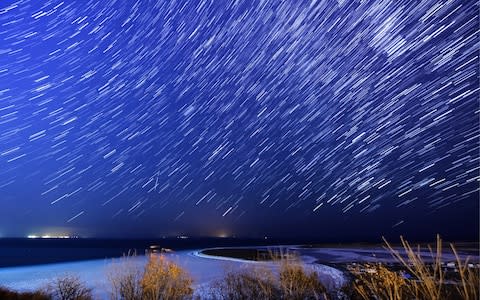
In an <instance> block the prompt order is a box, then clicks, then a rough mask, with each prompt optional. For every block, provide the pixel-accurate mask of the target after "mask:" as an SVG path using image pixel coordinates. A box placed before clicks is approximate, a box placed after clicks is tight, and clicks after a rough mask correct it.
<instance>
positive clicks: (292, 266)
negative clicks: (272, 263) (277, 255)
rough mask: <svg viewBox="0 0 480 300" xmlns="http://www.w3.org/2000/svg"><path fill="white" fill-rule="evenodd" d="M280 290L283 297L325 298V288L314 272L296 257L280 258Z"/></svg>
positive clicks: (298, 299) (300, 299)
mask: <svg viewBox="0 0 480 300" xmlns="http://www.w3.org/2000/svg"><path fill="white" fill-rule="evenodd" d="M280 290H281V293H282V295H283V297H284V299H292V300H303V299H325V298H327V295H326V292H327V290H326V288H325V287H324V286H323V284H322V283H321V282H320V280H319V278H318V274H317V273H316V272H309V271H307V270H306V269H305V265H304V264H303V263H302V262H301V261H300V260H299V259H298V258H297V259H294V260H291V259H282V260H281V266H280Z"/></svg>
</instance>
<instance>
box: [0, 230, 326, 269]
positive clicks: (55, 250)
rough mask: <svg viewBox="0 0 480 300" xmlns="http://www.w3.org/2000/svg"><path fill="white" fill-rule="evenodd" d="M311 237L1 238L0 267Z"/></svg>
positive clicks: (280, 242) (288, 241)
mask: <svg viewBox="0 0 480 300" xmlns="http://www.w3.org/2000/svg"><path fill="white" fill-rule="evenodd" d="M316 242H318V241H315V240H312V239H308V240H305V239H303V240H302V239H270V238H268V239H265V238H263V239H245V238H184V237H182V238H177V237H174V238H159V239H91V238H71V239H50V238H35V239H31V238H1V239H0V268H2V267H14V266H27V265H37V264H50V263H58V262H69V261H81V260H92V259H104V258H115V257H121V256H123V255H129V254H130V255H131V254H133V253H135V254H136V255H143V254H145V252H146V251H147V249H149V248H150V246H156V247H158V248H168V249H172V250H174V251H180V250H188V249H203V248H212V247H239V246H266V245H270V246H274V245H295V244H296V245H298V244H307V243H316Z"/></svg>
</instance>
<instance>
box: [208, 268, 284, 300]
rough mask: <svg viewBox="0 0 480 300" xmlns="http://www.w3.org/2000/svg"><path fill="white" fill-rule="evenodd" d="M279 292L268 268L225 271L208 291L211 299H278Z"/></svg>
mask: <svg viewBox="0 0 480 300" xmlns="http://www.w3.org/2000/svg"><path fill="white" fill-rule="evenodd" d="M279 296H280V290H279V287H278V284H277V280H276V278H275V276H274V274H273V272H272V271H271V270H270V269H268V268H260V267H249V268H243V269H242V270H237V271H234V270H230V271H227V272H226V274H225V276H224V278H222V279H220V280H218V281H216V282H215V283H214V284H213V286H212V289H211V291H210V296H209V298H211V299H225V300H226V299H228V300H242V299H279Z"/></svg>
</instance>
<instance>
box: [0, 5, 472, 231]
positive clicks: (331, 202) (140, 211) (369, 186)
mask: <svg viewBox="0 0 480 300" xmlns="http://www.w3.org/2000/svg"><path fill="white" fill-rule="evenodd" d="M478 9H479V8H478V6H477V3H475V1H457V0H450V1H431V0H424V1H405V0H399V1H343V0H342V1H340V0H338V1H320V0H318V1H315V0H313V1H270V0H262V1H203V0H202V1H200V0H199V1H161V0H159V1H148V0H138V1H126V0H115V1H114V0H112V1H55V0H52V1H9V0H7V1H2V2H1V3H0V236H1V235H9V234H10V235H12V234H17V235H18V234H22V235H26V234H41V233H42V232H44V231H45V230H57V231H58V230H60V231H62V230H63V231H65V230H66V231H68V232H70V233H72V232H73V233H77V232H80V233H82V232H83V233H85V234H93V233H92V232H101V234H112V233H114V232H115V231H116V230H123V231H125V232H126V234H130V233H128V232H127V231H128V230H127V228H132V229H131V230H132V231H134V232H137V233H138V232H139V231H143V232H148V234H159V235H162V234H178V233H189V232H192V233H197V234H205V235H214V234H217V233H218V230H226V231H228V232H229V234H242V233H243V234H246V233H248V232H252V231H251V230H252V229H251V228H253V227H254V228H256V229H255V230H257V231H255V232H258V233H259V234H275V233H278V232H279V230H280V229H272V228H274V227H275V226H277V227H278V228H282V224H290V225H289V226H295V225H294V224H295V223H298V228H297V230H305V228H308V227H310V228H317V227H318V226H320V225H322V226H323V225H325V224H337V225H338V224H340V223H341V224H350V225H342V226H343V227H342V226H340V227H339V228H343V229H342V230H348V231H355V230H356V229H355V228H356V226H360V227H361V224H362V223H368V224H371V225H369V226H376V225H374V224H376V223H377V222H379V223H378V224H381V226H383V227H384V228H385V230H387V231H388V230H400V229H402V227H403V228H407V227H405V226H415V224H416V223H418V222H420V220H421V218H423V216H428V218H430V220H436V221H432V222H433V223H435V224H443V223H444V222H443V221H442V220H443V218H444V217H445V216H451V217H452V218H453V219H454V220H457V221H458V220H462V218H465V219H470V220H472V222H473V219H474V218H476V216H477V215H476V212H477V211H478V198H479V197H478V195H479V194H478V193H479V179H480V175H479V137H480V128H479V122H478V121H479V115H478V113H479V103H478V98H479V68H478V66H479V65H478V54H479V52H478V50H479V47H478V46H479V38H478V30H479V18H478V14H477V12H478ZM457 221H456V222H457ZM302 222H303V223H302ZM470 223H471V222H470ZM470 223H468V222H466V223H465V225H464V227H465V231H468V232H472V231H474V230H475V229H474V228H470V227H468V226H469V225H468V226H467V224H470ZM247 224H249V225H248V226H250V227H248V226H247ZM291 224H293V225H291ZM302 224H303V225H302ZM378 226H380V225H378ZM445 226H446V225H445ZM461 226H462V224H458V225H457V227H456V228H457V229H458V228H462V227H461ZM360 227H358V228H360ZM52 228H53V229H52ZM247 228H248V229H247ZM96 230H98V231H96ZM315 230H317V229H315ZM339 230H340V229H339ZM439 230H441V228H439Z"/></svg>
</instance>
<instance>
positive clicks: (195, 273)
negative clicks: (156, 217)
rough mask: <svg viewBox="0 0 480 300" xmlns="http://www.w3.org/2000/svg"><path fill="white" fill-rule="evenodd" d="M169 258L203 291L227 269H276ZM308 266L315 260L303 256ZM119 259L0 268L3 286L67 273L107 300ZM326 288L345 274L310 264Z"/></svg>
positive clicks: (35, 284) (19, 286)
mask: <svg viewBox="0 0 480 300" xmlns="http://www.w3.org/2000/svg"><path fill="white" fill-rule="evenodd" d="M165 256H166V257H168V258H169V259H171V260H172V261H174V262H176V263H178V264H179V265H180V266H182V267H183V268H185V269H186V270H188V272H189V273H190V274H191V275H192V277H193V279H194V284H195V288H196V289H197V290H201V289H202V288H204V287H207V286H208V285H209V284H210V283H211V282H213V281H215V280H217V279H220V278H222V276H223V275H224V273H225V271H226V270H232V269H233V270H234V269H239V268H243V267H247V266H248V265H251V264H265V265H268V266H270V267H272V268H276V267H277V266H275V265H274V263H271V262H253V261H245V260H241V259H234V258H226V257H217V256H208V255H204V254H202V253H200V251H199V250H195V251H192V250H189V251H179V252H174V253H168V254H165ZM130 259H131V262H132V263H134V264H138V265H144V264H145V263H146V262H147V258H146V257H145V256H137V257H133V258H130ZM304 259H305V261H306V262H307V263H310V262H313V260H314V259H312V258H309V257H304ZM118 261H119V259H100V260H89V261H80V262H68V263H56V264H48V265H36V266H27V267H12V268H0V285H3V286H6V287H8V288H11V289H14V290H23V291H25V290H35V289H39V288H42V287H44V286H45V285H46V284H48V283H49V282H51V281H52V279H54V278H56V277H58V276H62V275H64V274H74V275H77V276H79V277H80V278H81V279H82V280H83V281H84V282H85V283H86V284H87V285H88V286H89V287H91V288H92V289H93V291H94V296H95V298H98V299H108V292H109V283H108V280H107V273H108V269H109V267H110V266H111V265H112V264H113V263H115V262H118ZM311 267H312V268H314V269H315V270H316V271H317V272H318V273H319V275H320V278H321V280H322V281H323V282H325V284H327V286H330V287H336V286H339V285H341V284H342V283H343V282H344V277H343V275H342V272H340V271H338V270H336V269H334V268H331V267H328V266H323V265H318V264H311Z"/></svg>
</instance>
